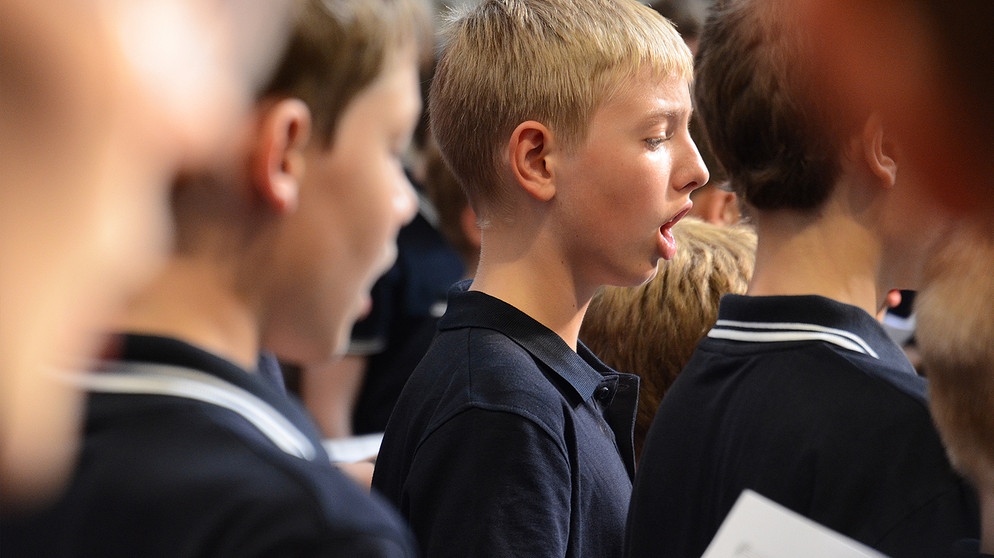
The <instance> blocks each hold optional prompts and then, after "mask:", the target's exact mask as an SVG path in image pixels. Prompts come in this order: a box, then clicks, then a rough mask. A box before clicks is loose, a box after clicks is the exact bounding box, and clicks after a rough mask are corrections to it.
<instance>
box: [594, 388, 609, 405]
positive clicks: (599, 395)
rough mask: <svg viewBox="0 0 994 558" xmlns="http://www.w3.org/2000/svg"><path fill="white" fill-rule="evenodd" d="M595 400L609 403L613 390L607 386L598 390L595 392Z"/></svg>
mask: <svg viewBox="0 0 994 558" xmlns="http://www.w3.org/2000/svg"><path fill="white" fill-rule="evenodd" d="M594 398H596V399H597V400H598V401H601V402H603V401H607V400H608V399H610V398H611V388H609V387H607V386H601V387H599V388H597V391H595V392H594Z"/></svg>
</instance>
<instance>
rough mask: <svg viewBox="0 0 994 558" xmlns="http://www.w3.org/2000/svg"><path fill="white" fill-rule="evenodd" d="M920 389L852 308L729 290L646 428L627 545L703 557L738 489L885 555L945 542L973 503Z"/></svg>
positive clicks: (632, 551) (938, 551) (973, 512)
mask: <svg viewBox="0 0 994 558" xmlns="http://www.w3.org/2000/svg"><path fill="white" fill-rule="evenodd" d="M925 391H926V383H925V380H924V379H922V378H921V377H919V376H917V375H916V374H915V370H914V368H913V367H912V366H911V364H910V363H909V362H908V360H907V358H906V357H905V355H904V353H903V351H901V349H900V348H899V347H898V346H897V345H895V344H894V343H893V341H891V340H890V338H888V336H887V334H886V332H885V331H884V329H883V328H882V327H881V325H880V324H879V323H878V322H877V321H876V320H875V319H874V318H873V317H872V316H870V315H869V314H867V313H866V312H864V311H863V310H861V309H859V308H856V307H854V306H850V305H847V304H842V303H839V302H836V301H833V300H830V299H827V298H823V297H819V296H773V297H750V296H741V295H726V296H725V297H724V298H722V300H721V304H720V307H719V312H718V322H717V324H716V325H715V327H714V328H713V329H712V330H711V331H710V332H709V333H708V336H707V337H706V338H705V339H704V340H703V341H701V343H700V345H699V346H698V348H697V350H696V351H695V352H694V354H693V356H692V357H691V359H690V361H689V363H688V364H687V366H686V367H685V369H684V370H683V371H682V372H681V373H680V375H679V376H678V378H677V380H676V382H675V383H674V384H673V386H672V387H671V388H670V390H669V391H668V392H667V393H666V395H665V397H664V398H663V401H662V404H661V405H660V407H659V411H658V412H657V414H656V417H655V419H654V421H653V424H652V426H651V428H650V429H649V433H648V436H647V439H646V444H645V451H644V452H643V454H642V458H641V460H640V461H639V471H638V474H637V476H636V480H635V488H634V493H633V495H632V503H631V512H630V517H629V525H628V531H629V532H628V543H627V546H628V549H629V555H630V556H673V557H683V556H693V557H695V558H696V557H699V556H700V555H701V554H702V553H703V552H704V550H705V548H706V547H707V545H708V543H709V542H710V541H711V539H712V538H713V537H714V535H715V533H716V532H717V529H718V526H719V525H720V524H721V522H722V521H723V520H724V518H725V516H726V515H727V513H728V511H729V510H730V509H731V507H732V505H733V504H734V502H735V500H736V499H737V498H738V496H739V494H740V493H741V492H742V490H744V489H746V488H750V489H752V490H754V491H756V492H758V493H760V494H762V495H764V496H766V497H768V498H770V499H772V500H774V501H776V502H778V503H780V504H782V505H784V506H786V507H788V508H790V509H792V510H794V511H796V512H798V513H800V514H802V515H805V516H807V517H809V518H811V519H813V520H815V521H817V522H818V523H821V524H822V525H825V526H827V527H829V528H831V529H834V530H836V531H838V532H840V533H842V534H844V535H847V536H849V537H851V538H853V539H855V540H857V541H860V542H862V543H864V544H866V545H869V546H871V547H874V548H877V549H879V550H880V551H882V552H884V553H886V554H888V555H891V556H895V557H900V556H944V555H946V554H948V552H949V549H950V548H951V547H952V544H953V542H954V541H956V540H957V539H961V538H964V537H976V536H977V535H976V534H977V533H978V532H979V520H978V512H977V508H976V500H975V497H974V494H973V492H972V490H971V489H970V488H969V487H968V486H967V484H966V483H965V482H964V481H963V479H962V478H961V477H959V476H958V475H957V474H956V473H955V472H954V471H953V469H952V468H951V466H950V464H949V462H948V460H947V458H946V453H945V450H944V449H943V445H942V443H941V441H940V439H939V436H938V433H937V432H936V430H935V428H934V426H933V424H932V419H931V416H930V414H929V410H928V407H927V400H926V394H925Z"/></svg>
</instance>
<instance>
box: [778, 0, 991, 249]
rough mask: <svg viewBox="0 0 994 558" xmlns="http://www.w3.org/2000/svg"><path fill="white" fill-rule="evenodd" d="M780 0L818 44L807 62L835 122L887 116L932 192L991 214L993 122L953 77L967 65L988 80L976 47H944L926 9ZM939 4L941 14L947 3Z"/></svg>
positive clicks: (983, 10)
mask: <svg viewBox="0 0 994 558" xmlns="http://www.w3.org/2000/svg"><path fill="white" fill-rule="evenodd" d="M780 1H781V2H782V3H783V4H784V5H785V7H786V8H787V9H791V10H798V12H799V13H800V15H801V21H802V23H804V24H805V25H806V27H807V28H809V29H810V32H811V34H812V36H813V37H814V40H812V41H811V43H810V44H811V46H812V48H811V52H808V53H805V54H806V55H807V56H808V57H809V59H810V60H811V63H812V65H813V68H814V69H815V72H814V73H815V75H816V76H817V77H818V78H819V79H820V80H822V83H821V84H819V85H820V87H819V88H818V90H819V91H822V92H824V93H825V95H826V99H827V100H828V102H830V103H833V104H834V105H835V107H836V108H837V110H838V111H839V114H863V113H864V112H866V111H877V112H880V113H882V114H883V115H884V117H885V120H886V121H887V122H888V126H889V128H890V129H891V130H892V131H893V132H894V135H895V137H896V138H897V139H898V141H900V142H901V144H902V146H903V148H904V149H905V151H906V152H907V154H908V157H910V158H911V159H913V160H914V162H915V164H916V165H917V166H918V168H919V169H920V172H921V173H922V175H923V177H924V178H925V179H926V180H927V181H929V182H930V183H931V184H932V185H933V188H934V189H933V196H934V198H935V199H936V201H937V202H939V203H941V204H942V205H945V206H947V207H949V208H951V209H953V210H955V211H958V212H962V213H965V214H971V213H974V214H975V213H982V214H985V215H989V214H990V213H991V212H992V211H994V190H992V189H991V188H990V186H989V184H990V176H991V173H992V172H994V159H992V158H991V157H990V155H989V151H990V149H989V146H990V141H989V138H990V137H991V135H990V134H991V128H992V126H994V122H991V121H990V118H988V117H985V115H984V114H978V113H976V112H975V105H974V103H973V102H972V95H971V93H972V92H973V91H972V88H974V86H975V85H976V84H975V83H972V82H971V81H970V79H966V80H962V81H960V78H958V77H957V76H956V74H955V72H954V70H953V66H955V65H957V64H962V63H964V62H966V64H967V65H968V67H971V68H974V69H975V70H976V72H977V74H976V76H974V77H977V79H978V80H983V79H984V77H982V76H983V74H984V73H987V72H989V70H988V68H987V66H989V60H987V59H985V58H983V55H982V54H980V53H981V52H983V51H982V50H978V47H977V45H976V44H975V42H974V41H970V40H967V39H964V40H963V41H961V42H960V44H956V45H952V44H944V43H943V41H948V40H949V39H942V38H939V37H938V36H937V35H936V34H935V33H934V31H935V23H934V16H932V15H931V14H928V13H927V12H926V10H924V9H923V6H924V5H925V4H927V3H928V2H925V1H922V2H903V1H897V0H890V1H883V2H879V1H878V2H839V1H837V0H780ZM934 4H936V5H939V6H940V7H938V8H936V9H943V10H945V9H947V8H945V7H942V6H944V5H947V4H948V3H944V2H939V1H936V2H934ZM969 4H972V6H970V5H969ZM957 6H958V7H959V8H962V9H970V10H975V11H976V17H975V18H974V19H975V20H976V21H978V22H991V18H990V15H989V14H990V13H991V6H992V5H991V4H990V3H989V2H983V1H982V0H981V1H976V2H970V3H967V2H961V3H957ZM963 6H966V7H963ZM953 9H956V8H953ZM987 24H988V25H991V24H990V23H987ZM981 25H983V24H981ZM978 27H979V25H978ZM971 56H976V57H977V58H976V59H971V58H970V57H971ZM978 83H979V82H978ZM980 90H981V89H980V88H977V91H980ZM988 114H989V113H988ZM926 130H927V131H926ZM992 234H994V227H992Z"/></svg>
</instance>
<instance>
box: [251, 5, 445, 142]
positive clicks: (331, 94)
mask: <svg viewBox="0 0 994 558" xmlns="http://www.w3.org/2000/svg"><path fill="white" fill-rule="evenodd" d="M300 2H301V6H300V8H299V9H298V16H297V20H296V22H295V25H294V30H293V35H292V36H291V38H290V43H289V46H288V47H287V50H286V52H285V54H284V56H283V59H282V61H281V62H280V66H279V68H278V69H277V70H276V73H275V75H274V77H273V79H272V80H271V81H270V83H269V85H268V86H267V87H266V88H265V89H264V91H263V95H262V96H263V97H267V96H281V97H296V98H299V99H300V100H302V101H304V103H306V104H307V106H308V108H310V110H311V117H312V118H313V124H314V134H315V136H316V137H317V138H318V140H319V141H322V142H324V144H325V145H324V146H325V147H328V146H330V145H331V142H332V140H333V139H334V132H335V128H336V125H337V123H338V119H339V117H340V116H341V114H342V113H343V112H344V111H345V108H346V107H347V106H348V104H349V102H351V101H352V99H353V98H355V96H356V95H357V94H359V92H361V91H362V90H363V89H364V88H366V87H367V86H369V84H371V83H372V82H373V81H374V80H375V79H376V78H377V77H379V76H380V74H381V73H382V72H383V68H384V66H385V65H386V64H387V63H389V61H390V57H391V56H394V55H395V54H396V53H397V52H398V51H399V50H401V49H402V48H403V47H404V46H406V45H408V44H410V45H413V46H415V47H416V48H417V49H418V52H419V53H422V54H423V53H431V48H430V45H431V44H432V42H433V36H432V33H433V29H432V25H431V20H430V19H429V17H428V13H427V10H426V8H425V6H424V4H423V3H422V2H421V0H300Z"/></svg>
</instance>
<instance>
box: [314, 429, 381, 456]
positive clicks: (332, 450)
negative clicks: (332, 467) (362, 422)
mask: <svg viewBox="0 0 994 558" xmlns="http://www.w3.org/2000/svg"><path fill="white" fill-rule="evenodd" d="M381 442H383V433H382V432H380V433H377V434H363V435H362V436H352V437H350V438H326V439H324V440H322V441H321V445H323V446H324V450H325V451H326V452H328V457H330V458H331V461H332V462H333V463H355V462H357V461H369V460H371V459H374V458H375V457H376V455H377V454H378V453H379V452H380V443H381Z"/></svg>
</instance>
